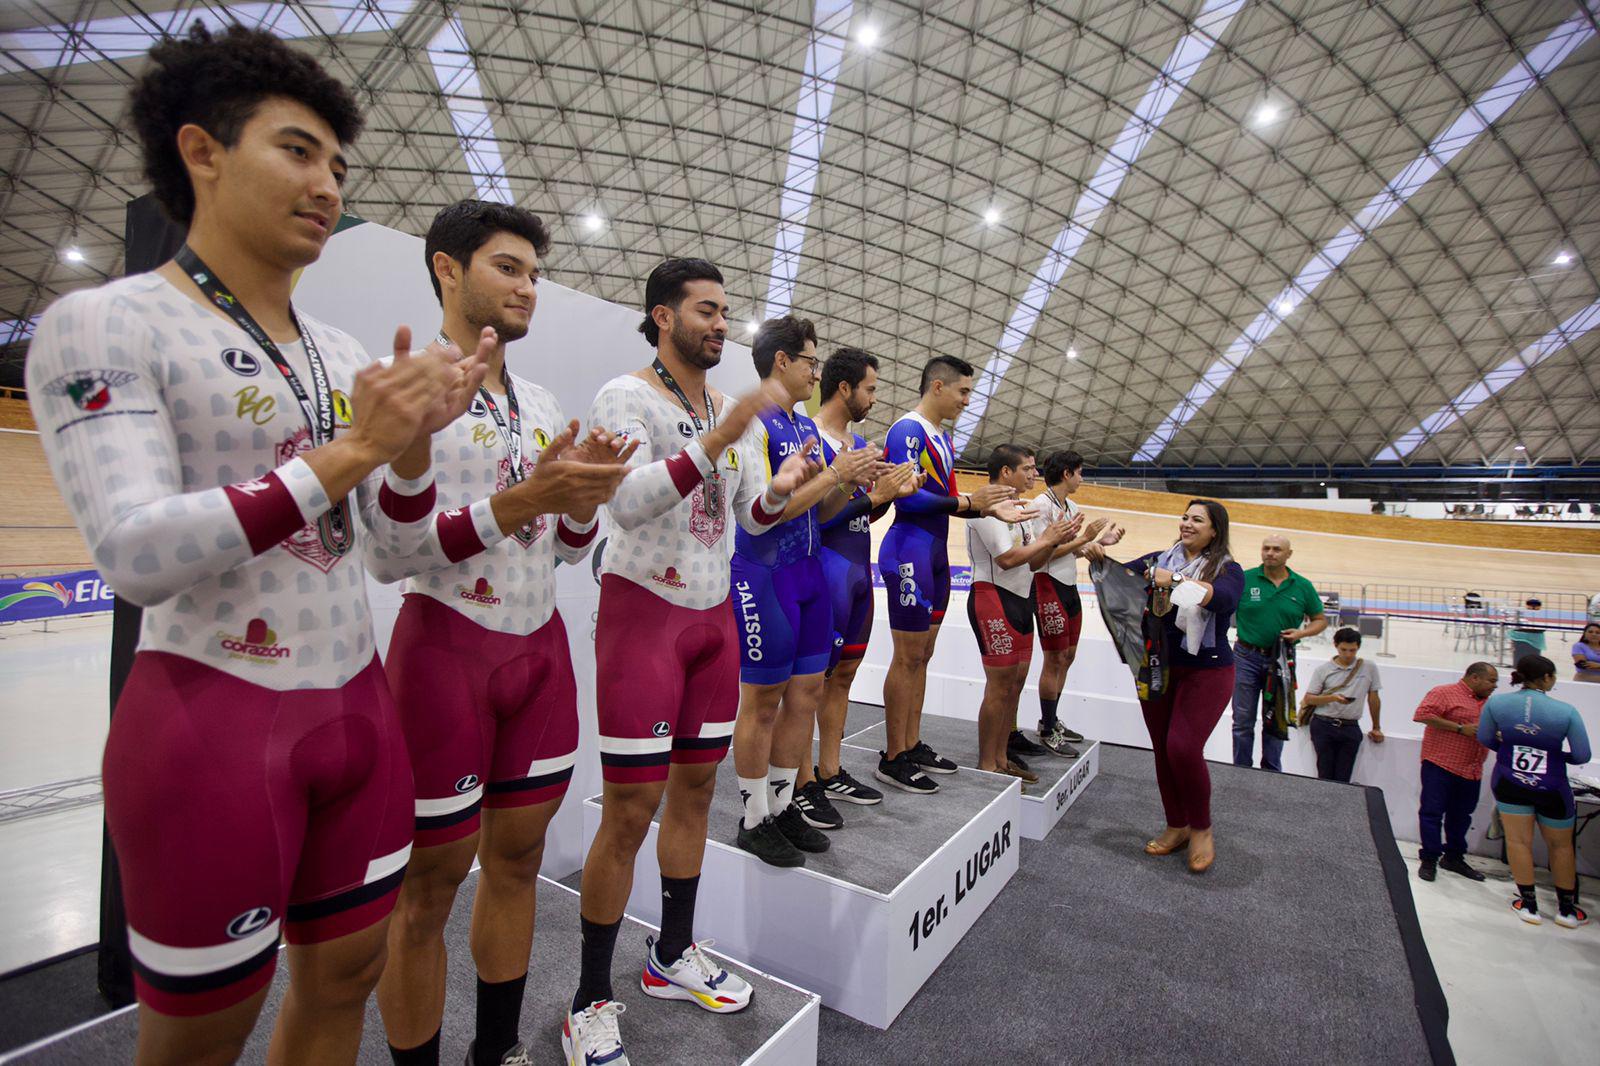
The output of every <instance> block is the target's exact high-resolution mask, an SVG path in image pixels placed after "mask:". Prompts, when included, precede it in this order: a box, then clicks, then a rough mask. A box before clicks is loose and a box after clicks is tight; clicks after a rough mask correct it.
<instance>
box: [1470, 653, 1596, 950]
mask: <svg viewBox="0 0 1600 1066" xmlns="http://www.w3.org/2000/svg"><path fill="white" fill-rule="evenodd" d="M1555 683H1556V666H1555V663H1552V662H1551V661H1550V660H1549V659H1546V658H1545V657H1544V656H1542V655H1524V656H1523V657H1522V658H1520V659H1518V660H1517V668H1516V670H1515V671H1514V672H1513V673H1512V674H1511V684H1512V685H1515V686H1519V687H1520V688H1521V689H1522V691H1520V692H1500V693H1496V694H1495V695H1493V696H1490V697H1489V698H1488V699H1487V700H1486V701H1484V704H1483V714H1482V715H1481V716H1480V717H1479V718H1478V743H1479V744H1482V745H1483V746H1484V747H1487V748H1491V749H1493V750H1494V752H1495V760H1494V776H1493V777H1492V778H1491V779H1490V785H1489V788H1490V791H1491V792H1493V793H1494V798H1495V805H1496V806H1497V807H1499V808H1500V822H1501V824H1502V825H1504V826H1505V830H1506V859H1507V861H1508V862H1509V863H1510V864H1511V876H1512V877H1513V878H1514V879H1515V880H1516V883H1517V896H1516V898H1514V899H1513V900H1512V901H1511V909H1512V910H1513V911H1515V912H1516V913H1517V915H1518V916H1519V917H1520V918H1521V919H1522V920H1523V921H1525V922H1528V923H1529V924H1531V925H1538V924H1539V923H1540V922H1541V921H1542V919H1541V918H1540V917H1539V903H1538V900H1537V899H1536V898H1535V896H1534V891H1533V824H1534V822H1535V821H1537V822H1538V823H1539V832H1540V833H1541V834H1542V835H1543V836H1544V842H1545V846H1546V847H1547V848H1548V849H1549V852H1550V879H1551V880H1552V881H1554V882H1555V886H1556V901H1557V906H1556V924H1557V925H1560V926H1564V927H1565V928H1567V929H1576V928H1577V927H1578V926H1580V925H1582V924H1583V923H1584V922H1587V921H1588V920H1589V916H1588V915H1587V914H1585V913H1584V911H1583V908H1581V907H1579V906H1578V871H1577V855H1576V853H1575V851H1574V849H1573V843H1572V827H1573V822H1574V815H1575V814H1576V810H1575V808H1574V805H1573V802H1572V785H1571V784H1570V783H1569V782H1568V781H1567V767H1568V766H1573V765H1576V764H1578V763H1586V762H1588V761H1589V755H1590V750H1589V734H1588V732H1587V731H1585V729H1584V728H1583V719H1582V718H1580V717H1578V711H1577V708H1575V707H1573V706H1572V704H1570V703H1563V702H1561V701H1560V700H1558V699H1552V698H1551V697H1550V695H1549V692H1550V689H1551V688H1552V687H1553V686H1554V685H1555Z"/></svg>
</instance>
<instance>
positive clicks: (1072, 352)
mask: <svg viewBox="0 0 1600 1066" xmlns="http://www.w3.org/2000/svg"><path fill="white" fill-rule="evenodd" d="M1067 358H1068V359H1076V358H1078V349H1076V348H1068V349H1067Z"/></svg>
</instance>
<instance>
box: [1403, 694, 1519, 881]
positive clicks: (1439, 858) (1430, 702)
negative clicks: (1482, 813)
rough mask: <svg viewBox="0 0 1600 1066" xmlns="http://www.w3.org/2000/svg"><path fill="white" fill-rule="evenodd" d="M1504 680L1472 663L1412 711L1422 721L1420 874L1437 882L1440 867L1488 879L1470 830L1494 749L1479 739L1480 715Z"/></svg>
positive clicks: (1414, 716) (1478, 879)
mask: <svg viewBox="0 0 1600 1066" xmlns="http://www.w3.org/2000/svg"><path fill="white" fill-rule="evenodd" d="M1499 683H1500V672H1499V671H1498V670H1496V669H1495V668H1494V667H1493V666H1491V665H1489V664H1488V663H1473V664H1472V665H1471V666H1469V667H1467V672H1466V673H1465V674H1464V675H1463V676H1462V678H1461V680H1460V681H1454V682H1451V683H1450V684H1448V685H1438V686H1436V687H1435V688H1432V689H1429V690H1428V694H1427V695H1426V696H1424V697H1422V703H1421V704H1419V705H1418V706H1417V713H1416V714H1414V715H1412V721H1415V722H1421V723H1422V725H1423V730H1422V803H1421V806H1420V808H1419V809H1418V811H1417V822H1418V828H1419V832H1420V834H1421V841H1422V847H1421V850H1420V852H1419V853H1418V858H1420V859H1421V863H1420V865H1418V867H1417V876H1419V877H1421V878H1422V879H1423V880H1424V881H1432V880H1433V879H1434V877H1435V876H1437V875H1438V868H1439V867H1440V866H1442V867H1444V868H1445V869H1446V870H1449V871H1451V872H1452V873H1458V874H1460V875H1461V876H1462V877H1466V878H1470V879H1471V880H1473V881H1482V880H1483V874H1481V873H1479V872H1478V871H1477V870H1474V869H1473V868H1472V867H1471V866H1469V865H1467V858H1466V856H1467V830H1469V829H1471V828H1472V812H1473V811H1474V810H1475V809H1476V808H1477V806H1478V793H1479V791H1480V790H1481V788H1482V782H1483V757H1484V756H1485V755H1487V754H1488V753H1489V749H1488V748H1485V747H1484V746H1483V745H1482V744H1479V743H1478V718H1479V716H1480V715H1481V714H1482V712H1483V701H1484V700H1486V699H1488V698H1489V694H1490V693H1491V692H1493V691H1494V689H1495V686H1496V685H1498V684H1499ZM1441 831H1442V834H1443V835H1442V839H1441Z"/></svg>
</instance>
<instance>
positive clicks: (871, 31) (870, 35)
mask: <svg viewBox="0 0 1600 1066" xmlns="http://www.w3.org/2000/svg"><path fill="white" fill-rule="evenodd" d="M856 41H857V42H858V43H859V44H860V45H861V47H863V48H871V47H872V46H873V45H875V44H877V43H878V27H876V26H863V27H861V28H860V29H859V30H857V31H856Z"/></svg>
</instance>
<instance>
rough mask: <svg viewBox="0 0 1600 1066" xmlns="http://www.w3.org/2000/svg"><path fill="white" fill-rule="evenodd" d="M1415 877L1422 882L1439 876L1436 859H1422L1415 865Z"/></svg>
mask: <svg viewBox="0 0 1600 1066" xmlns="http://www.w3.org/2000/svg"><path fill="white" fill-rule="evenodd" d="M1417 876H1418V877H1420V878H1422V879H1423V880H1424V881H1432V880H1433V879H1434V878H1435V877H1438V876H1439V860H1438V859H1422V860H1420V861H1419V862H1418V863H1417Z"/></svg>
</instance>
